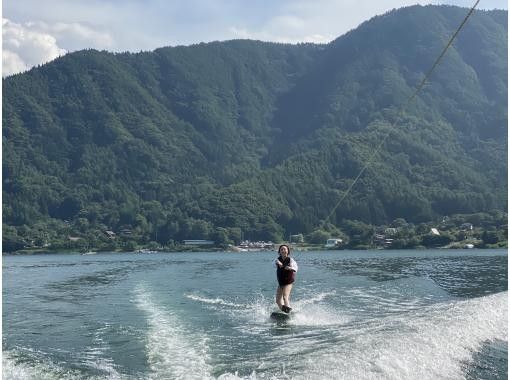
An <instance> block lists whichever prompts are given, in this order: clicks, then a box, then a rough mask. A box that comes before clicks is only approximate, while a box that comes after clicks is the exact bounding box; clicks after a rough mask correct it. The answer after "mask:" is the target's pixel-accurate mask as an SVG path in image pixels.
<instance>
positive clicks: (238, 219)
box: [2, 6, 508, 244]
mask: <svg viewBox="0 0 510 380" xmlns="http://www.w3.org/2000/svg"><path fill="white" fill-rule="evenodd" d="M466 12H467V10H466V9H462V8H457V7H451V6H426V7H421V6H413V7H409V8H402V9H399V10H396V11H392V12H389V13H387V14H385V15H382V16H377V17H374V18H373V19H371V20H369V21H367V22H365V23H363V24H362V25H360V26H359V27H358V28H356V29H355V30H352V31H350V32H349V33H347V34H346V35H344V36H341V37H339V38H338V39H336V40H335V41H333V42H331V43H330V44H327V45H314V44H298V45H288V44H275V43H265V42H258V41H249V40H236V41H227V42H214V43H208V44H198V45H193V46H189V47H175V48H172V47H166V48H161V49H157V50H155V51H154V52H148V53H139V54H131V53H125V54H112V53H108V52H98V51H95V50H86V51H80V52H76V53H72V54H68V55H66V56H64V57H62V58H59V59H57V60H55V61H53V62H51V63H49V64H46V65H43V66H41V67H37V68H34V69H32V70H30V71H29V72H26V73H23V74H18V75H14V76H11V77H8V78H6V79H4V80H3V104H2V106H3V223H4V236H11V237H12V236H23V237H24V238H27V237H28V236H31V237H32V238H33V237H34V236H39V237H41V236H42V237H44V238H43V240H48V239H50V238H51V236H53V237H54V235H55V234H64V233H66V234H74V235H79V234H81V235H85V234H89V235H90V234H93V231H104V230H106V229H108V230H113V231H119V230H121V229H125V230H126V229H127V230H130V231H131V233H132V234H133V236H136V237H137V239H138V240H140V241H150V240H155V241H157V242H159V243H162V244H166V243H167V242H168V241H172V240H173V241H179V240H182V239H186V238H210V239H214V240H216V241H229V240H230V241H238V240H239V239H240V238H241V237H244V238H250V239H266V240H269V239H271V240H280V239H282V238H283V237H284V236H288V234H289V233H309V232H311V231H313V230H314V229H316V228H317V227H318V226H319V224H320V223H321V221H323V220H324V218H325V217H326V216H327V215H328V214H329V213H330V212H331V210H332V207H333V206H334V204H335V203H336V202H337V201H338V200H339V199H340V197H341V196H342V195H343V192H345V190H346V189H347V188H348V186H349V185H350V183H351V182H352V181H353V179H354V178H355V177H356V175H357V174H358V173H359V171H360V170H361V168H362V166H363V164H364V163H365V162H366V160H367V158H368V156H369V154H370V152H372V151H373V149H374V147H375V146H376V144H377V143H378V142H379V141H380V140H381V138H382V137H383V136H384V135H385V134H386V133H388V132H389V133H391V135H390V138H389V139H388V140H387V142H386V143H385V145H384V147H383V149H382V151H381V152H380V153H379V154H378V155H377V157H376V162H375V163H374V164H373V165H372V166H371V167H370V168H369V169H368V170H367V171H366V172H365V173H364V175H363V176H362V178H361V179H360V181H359V183H358V184H357V185H356V186H355V187H354V189H353V190H352V192H351V193H350V194H349V195H348V197H347V198H346V199H345V201H344V202H343V203H342V205H341V207H339V208H338V210H337V211H336V212H335V213H334V215H332V217H331V218H330V222H331V223H332V225H334V226H336V227H338V228H340V229H341V226H342V224H343V223H345V222H346V221H348V220H359V221H362V222H365V223H371V224H384V223H389V222H391V221H392V220H394V219H395V218H405V219H406V220H407V221H411V222H415V223H419V222H424V221H430V220H432V219H434V218H436V217H438V216H439V215H452V214H458V213H465V214H467V213H476V212H483V211H490V210H493V209H497V210H506V207H507V199H506V194H507V176H506V173H507V153H506V152H507V119H508V114H507V89H508V87H507V82H506V78H507V64H508V62H507V41H508V30H507V12H506V11H476V12H475V14H474V15H473V16H472V18H471V19H470V20H469V22H468V23H467V25H466V26H465V28H464V29H463V30H462V32H461V33H460V34H459V36H458V39H457V40H456V41H455V43H454V45H453V46H452V47H451V48H450V50H449V51H448V53H447V55H446V56H445V58H444V61H443V62H442V63H441V64H440V66H439V67H438V68H437V70H436V71H435V72H434V73H433V75H432V78H431V81H430V83H428V84H427V86H426V88H425V89H424V91H423V92H422V93H420V95H419V96H418V98H417V99H416V101H415V102H414V103H413V104H412V105H411V106H410V107H409V108H407V109H406V112H405V114H404V116H403V117H399V116H398V110H399V107H400V106H401V105H402V104H403V102H404V101H405V99H406V98H407V97H408V96H409V95H410V94H411V93H412V91H413V89H414V88H415V86H416V85H417V83H419V81H420V80H421V79H422V78H423V76H424V73H425V72H426V71H427V70H428V69H429V68H430V66H431V64H432V62H433V61H434V59H435V58H436V57H437V55H438V54H439V52H440V51H441V49H442V47H443V46H444V44H445V43H446V41H447V40H448V38H449V36H450V35H451V34H452V33H453V31H454V30H455V28H456V27H457V26H458V25H459V23H460V22H461V21H462V19H463V18H464V16H465V14H466ZM332 228H334V227H332ZM25 240H26V239H25Z"/></svg>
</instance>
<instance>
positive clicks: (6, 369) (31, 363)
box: [2, 351, 126, 380]
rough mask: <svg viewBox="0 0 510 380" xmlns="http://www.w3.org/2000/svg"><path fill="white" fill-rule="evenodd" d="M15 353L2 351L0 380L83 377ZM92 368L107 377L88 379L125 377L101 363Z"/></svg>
mask: <svg viewBox="0 0 510 380" xmlns="http://www.w3.org/2000/svg"><path fill="white" fill-rule="evenodd" d="M26 356H27V355H26V353H25V355H23V358H22V357H20V354H19V353H18V352H16V351H3V352H2V379H4V380H57V379H66V380H67V379H68V380H75V379H76V380H78V379H83V378H84V377H85V375H84V374H83V373H82V372H80V371H78V370H76V369H69V368H64V367H62V366H61V365H58V364H55V363H53V362H51V361H50V360H46V359H40V358H31V359H29V358H27V357H26ZM94 367H95V368H97V369H99V370H102V371H105V372H107V373H108V375H101V376H87V378H88V379H108V380H117V379H121V378H122V379H125V378H126V377H125V376H122V375H120V374H119V373H117V372H116V371H115V370H113V369H112V368H111V366H109V365H102V364H101V363H94Z"/></svg>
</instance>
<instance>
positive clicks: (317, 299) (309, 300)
mask: <svg viewBox="0 0 510 380" xmlns="http://www.w3.org/2000/svg"><path fill="white" fill-rule="evenodd" d="M335 294H336V291H334V290H332V291H329V292H323V293H319V294H317V295H314V296H312V297H309V298H303V299H301V300H299V301H296V304H299V305H300V306H304V305H309V304H314V303H318V302H321V301H323V300H324V299H326V298H327V297H331V296H334V295H335Z"/></svg>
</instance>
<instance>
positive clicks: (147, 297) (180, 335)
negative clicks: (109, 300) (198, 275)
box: [135, 285, 212, 379]
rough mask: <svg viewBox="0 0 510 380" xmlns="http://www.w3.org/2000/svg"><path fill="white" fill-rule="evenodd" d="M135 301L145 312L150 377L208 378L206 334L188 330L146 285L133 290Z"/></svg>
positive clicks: (209, 371)
mask: <svg viewBox="0 0 510 380" xmlns="http://www.w3.org/2000/svg"><path fill="white" fill-rule="evenodd" d="M135 302H136V305H137V307H138V308H139V309H140V310H141V311H143V312H144V313H145V314H146V316H147V324H148V330H147V344H146V349H147V356H148V359H149V365H150V369H151V378H154V379H164V378H176V379H185V378H189V379H206V378H210V373H211V369H212V367H211V365H210V364H209V361H210V358H209V353H208V348H207V336H206V335H205V334H204V333H200V332H193V331H190V330H189V329H187V328H186V327H185V326H184V325H183V324H182V323H181V321H180V320H179V318H178V317H177V316H176V314H175V313H172V312H170V311H168V310H165V308H163V307H162V306H161V305H158V304H157V303H156V302H155V301H154V299H153V296H152V295H151V293H150V291H149V290H148V287H147V286H146V285H142V286H140V287H138V288H137V289H136V290H135Z"/></svg>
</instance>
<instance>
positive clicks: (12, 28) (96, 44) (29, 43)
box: [2, 18, 114, 76]
mask: <svg viewBox="0 0 510 380" xmlns="http://www.w3.org/2000/svg"><path fill="white" fill-rule="evenodd" d="M2 39H3V47H2V65H3V66H2V75H3V76H6V75H11V74H15V73H19V72H21V71H25V70H27V69H29V68H30V67H32V66H35V65H38V64H42V63H46V62H49V61H52V60H53V59H55V58H57V57H58V56H61V55H64V54H66V53H67V52H68V51H73V50H79V49H84V48H87V47H91V48H95V49H110V48H112V46H113V45H114V43H113V38H112V37H111V36H110V35H109V34H108V33H105V32H102V31H100V30H95V29H94V28H92V27H89V26H87V25H84V24H80V23H77V22H73V23H63V22H56V23H53V24H50V23H47V22H43V21H29V22H25V23H15V22H12V21H10V20H8V19H5V18H4V19H3V20H2Z"/></svg>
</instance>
